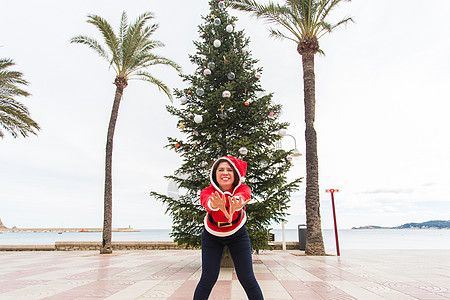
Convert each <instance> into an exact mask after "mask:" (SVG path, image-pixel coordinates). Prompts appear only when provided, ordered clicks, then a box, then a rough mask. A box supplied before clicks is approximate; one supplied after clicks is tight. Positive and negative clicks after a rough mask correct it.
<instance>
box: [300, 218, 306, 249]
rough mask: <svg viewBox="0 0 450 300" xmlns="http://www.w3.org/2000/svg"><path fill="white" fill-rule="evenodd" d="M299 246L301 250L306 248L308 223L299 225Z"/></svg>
mask: <svg viewBox="0 0 450 300" xmlns="http://www.w3.org/2000/svg"><path fill="white" fill-rule="evenodd" d="M298 246H299V248H300V250H305V249H306V225H304V224H301V225H298Z"/></svg>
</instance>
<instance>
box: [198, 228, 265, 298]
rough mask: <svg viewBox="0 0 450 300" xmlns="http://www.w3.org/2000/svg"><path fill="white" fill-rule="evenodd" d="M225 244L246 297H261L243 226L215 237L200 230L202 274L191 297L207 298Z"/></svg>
mask: <svg viewBox="0 0 450 300" xmlns="http://www.w3.org/2000/svg"><path fill="white" fill-rule="evenodd" d="M225 246H227V247H228V249H229V250H230V254H231V258H232V259H233V263H234V268H235V270H236V274H237V277H238V279H239V282H240V283H241V285H242V287H243V288H244V290H245V292H246V293H247V297H248V299H250V300H260V299H264V298H263V295H262V292H261V288H260V287H259V285H258V282H257V281H256V278H255V274H253V266H252V249H251V245H250V238H249V237H248V232H247V229H246V228H245V226H242V228H241V229H239V230H238V231H237V232H236V233H234V234H233V235H231V236H227V237H217V236H214V235H212V234H210V233H209V232H208V231H206V230H205V229H203V233H202V277H201V278H200V282H199V283H198V285H197V288H196V289H195V293H194V300H203V299H208V297H209V294H210V293H211V290H212V288H213V287H214V284H215V283H216V281H217V278H218V277H219V272H220V262H221V260H222V253H223V248H224V247H225Z"/></svg>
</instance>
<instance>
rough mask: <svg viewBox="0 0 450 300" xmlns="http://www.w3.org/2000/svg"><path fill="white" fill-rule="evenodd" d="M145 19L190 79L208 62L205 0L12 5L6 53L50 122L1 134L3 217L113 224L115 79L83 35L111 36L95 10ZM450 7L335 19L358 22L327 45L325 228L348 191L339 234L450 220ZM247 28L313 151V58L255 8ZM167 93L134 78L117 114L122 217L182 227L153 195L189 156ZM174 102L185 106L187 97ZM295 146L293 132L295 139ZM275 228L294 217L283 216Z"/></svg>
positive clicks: (328, 38) (406, 6)
mask: <svg viewBox="0 0 450 300" xmlns="http://www.w3.org/2000/svg"><path fill="white" fill-rule="evenodd" d="M124 10H125V11H126V12H127V14H128V18H129V20H130V21H131V20H135V19H136V18H137V17H138V15H140V14H141V13H143V12H145V11H151V12H153V13H154V14H155V22H156V23H159V25H160V28H159V29H158V30H157V31H156V33H155V34H154V38H155V39H157V40H160V41H162V42H163V43H164V44H165V47H164V48H160V49H158V50H157V51H155V52H156V53H158V54H161V55H163V56H165V57H168V58H170V59H172V60H174V61H175V62H177V63H178V64H180V65H181V67H182V68H183V72H184V73H186V74H190V73H192V72H193V71H194V70H195V66H194V65H192V64H191V63H190V61H189V57H188V55H189V54H193V53H194V52H195V47H194V45H193V41H195V40H198V38H199V32H198V29H197V26H198V25H200V24H202V22H203V21H202V19H201V16H202V15H207V14H208V12H209V6H208V1H206V0H205V1H199V0H193V1H181V0H164V1H162V0H160V1H157V0H147V1H143V0H142V1H141V0H131V1H127V2H124V1H106V0H96V1H87V0H80V1H57V0H43V1H38V2H36V1H31V0H15V1H3V3H2V11H3V12H4V13H3V14H2V18H0V28H2V30H1V35H0V57H7V58H12V59H13V60H14V61H15V62H16V66H14V67H13V69H14V70H17V71H20V72H22V73H23V74H24V77H25V79H26V80H28V81H29V82H30V85H29V86H28V87H27V88H26V90H27V91H29V92H30V93H31V94H32V96H30V97H28V98H25V99H20V100H21V102H22V103H24V104H25V105H26V106H27V107H28V108H29V110H30V111H31V116H32V118H33V119H34V120H36V121H37V122H38V124H39V125H40V127H41V131H40V132H39V134H38V136H31V137H29V138H26V139H25V138H17V139H14V138H12V137H11V136H9V135H8V134H5V138H3V139H2V140H0V219H1V220H2V221H3V223H4V225H5V226H7V227H12V226H17V227H102V224H103V184H104V156H105V141H106V131H107V126H108V122H109V115H110V111H111V105H112V102H113V97H114V91H115V86H114V85H113V80H114V73H113V70H111V69H109V68H108V65H107V63H106V61H104V60H103V59H102V58H100V57H99V56H98V55H97V54H96V53H95V52H94V51H92V50H91V49H89V48H88V47H86V46H84V45H76V44H70V43H69V40H70V38H71V37H73V36H76V35H79V34H85V35H89V36H93V37H95V38H97V39H100V36H99V34H98V33H97V31H96V28H95V27H94V26H93V25H91V24H88V23H86V20H87V18H86V17H87V15H88V14H98V15H100V16H102V17H103V18H105V19H107V20H108V21H109V22H110V23H111V24H112V26H113V27H114V28H115V29H116V28H118V25H119V21H120V17H121V14H122V11H124ZM448 11H450V2H449V1H447V0H432V2H430V5H423V2H422V1H417V0H415V1H410V0H397V1H391V0H376V1H375V0H370V1H361V0H353V1H351V2H343V3H342V4H341V5H340V6H339V7H338V8H337V9H336V10H335V11H333V12H332V15H331V18H332V20H340V19H342V18H344V17H346V16H351V17H352V18H353V19H354V21H355V22H354V23H349V24H348V25H347V26H342V27H340V28H338V29H336V30H335V32H333V33H332V34H329V35H328V34H327V35H325V36H323V37H322V38H321V39H320V41H319V42H320V47H321V49H322V50H323V51H324V52H325V55H316V59H315V74H316V122H315V126H316V130H317V135H318V155H319V186H320V203H321V217H322V228H333V215H332V208H331V196H330V194H329V193H326V191H325V190H326V189H330V188H334V189H339V192H338V193H336V194H335V204H336V216H337V224H338V227H339V228H340V229H346V228H352V227H354V226H355V227H358V226H365V225H380V226H397V225H401V224H404V223H408V222H424V221H429V220H449V219H450V196H449V195H448V187H449V182H450V175H449V170H450V139H449V138H448V136H449V134H448V131H449V129H450V118H449V117H448V111H449V110H450V101H449V100H450V91H449V89H448V86H449V82H450V59H449V55H448V53H450V38H449V36H450V27H449V26H448V21H447V12H448ZM230 13H231V14H232V15H234V16H237V17H238V18H239V21H238V22H237V24H236V27H237V29H245V33H246V35H247V36H248V37H249V38H250V41H251V44H250V51H251V53H252V56H253V57H254V58H256V59H258V60H259V63H258V64H257V66H261V67H263V69H264V71H263V74H262V78H261V83H262V87H263V88H264V89H265V90H266V92H268V93H269V92H271V93H273V94H274V98H273V100H274V102H275V103H278V104H282V105H283V114H282V116H281V121H286V122H289V123H290V126H289V128H288V133H289V134H291V135H292V136H294V137H295V142H296V144H297V148H298V149H299V150H300V152H302V153H305V142H304V110H303V82H302V67H301V57H300V55H299V54H298V53H297V52H296V45H295V43H293V42H290V41H280V40H274V39H272V38H270V37H269V35H268V28H269V25H268V24H267V23H265V22H264V21H261V20H256V19H254V18H251V17H250V16H249V15H248V14H245V13H242V12H237V11H230ZM150 72H152V74H154V76H155V77H157V78H159V79H161V80H162V81H163V82H165V83H166V84H167V85H168V86H169V87H171V88H184V87H186V85H185V83H183V82H182V81H181V79H180V77H179V76H178V74H177V72H176V71H174V70H172V69H169V68H162V67H161V68H154V69H151V70H150ZM168 104H170V101H169V100H168V98H167V97H166V96H165V95H164V93H162V92H160V91H158V89H157V88H156V87H154V86H152V85H151V84H147V83H145V82H138V81H132V82H130V83H129V86H128V87H127V88H126V89H125V92H124V98H123V101H122V103H121V107H120V111H119V117H118V120H117V126H116V133H115V137H114V155H113V227H128V226H131V227H133V228H138V229H139V228H140V229H144V228H170V227H171V217H170V216H169V215H166V214H165V207H164V206H163V204H162V203H160V202H159V201H157V200H155V199H153V198H151V197H150V196H149V193H150V192H151V191H157V192H160V193H166V192H167V187H168V182H167V180H166V179H165V178H164V177H163V176H165V175H171V174H172V173H173V171H174V170H176V169H177V168H178V166H179V165H180V163H181V160H180V158H179V157H178V155H177V154H176V153H175V152H173V151H170V150H168V149H165V148H164V146H165V145H166V144H167V137H168V136H172V137H182V135H181V133H179V131H178V129H177V128H176V124H177V119H176V118H175V117H173V116H171V115H170V114H169V113H168V112H167V111H166V109H165V106H166V105H168ZM173 105H174V106H176V107H180V102H179V100H177V99H175V100H174V102H173ZM282 145H283V148H284V149H285V150H290V149H293V148H294V139H292V138H290V137H285V138H283V140H282ZM288 177H289V178H290V179H293V178H297V177H305V158H304V156H302V157H300V158H298V159H294V160H293V167H292V168H291V170H290V171H289V174H288ZM304 194H305V181H303V183H302V185H301V188H300V190H299V191H298V192H296V193H294V194H293V195H292V197H291V201H290V205H291V208H290V210H289V213H290V216H289V217H288V218H287V223H286V228H297V226H298V225H299V224H305V222H306V221H305V219H306V216H305V204H304ZM273 228H281V225H280V224H273Z"/></svg>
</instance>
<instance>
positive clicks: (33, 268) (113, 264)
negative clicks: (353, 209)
mask: <svg viewBox="0 0 450 300" xmlns="http://www.w3.org/2000/svg"><path fill="white" fill-rule="evenodd" d="M200 254H201V253H200V251H199V250H149V251H115V252H114V253H113V254H111V255H99V254H98V252H97V251H95V252H93V251H74V252H60V251H21V252H0V299H8V300H10V299H27V300H29V299H58V300H62V299H63V300H66V299H108V300H113V299H118V300H123V299H148V298H152V299H179V300H186V299H192V295H193V292H194V289H195V286H196V284H197V282H198V280H199V278H200V274H201V261H200ZM253 260H254V270H255V273H256V278H257V279H258V281H259V283H260V285H261V288H262V290H263V294H264V296H265V299H276V300H282V299H341V300H343V299H369V300H370V299H392V300H394V299H395V300H402V299H450V251H448V250H343V251H342V253H341V257H336V256H325V257H309V256H304V255H303V252H302V251H298V250H290V251H281V250H276V251H266V252H263V253H261V254H259V255H254V257H253ZM210 299H232V300H234V299H247V297H246V296H245V293H244V291H243V289H242V287H241V286H240V284H239V282H238V280H237V278H236V274H235V272H234V270H233V269H222V270H221V273H220V276H219V280H218V282H217V284H216V286H215V288H214V290H213V292H212V294H211V297H210Z"/></svg>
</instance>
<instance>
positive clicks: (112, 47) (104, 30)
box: [87, 15, 121, 72]
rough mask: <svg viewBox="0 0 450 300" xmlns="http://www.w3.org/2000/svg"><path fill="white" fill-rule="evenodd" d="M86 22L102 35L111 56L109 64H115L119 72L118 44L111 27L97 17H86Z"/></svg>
mask: <svg viewBox="0 0 450 300" xmlns="http://www.w3.org/2000/svg"><path fill="white" fill-rule="evenodd" d="M87 22H88V23H90V24H93V25H94V26H95V27H97V29H98V30H99V31H100V33H101V34H102V35H103V39H104V41H105V43H106V45H107V46H108V48H109V51H111V54H112V58H111V62H112V64H115V66H116V68H117V70H118V71H119V72H120V66H121V64H120V58H119V54H118V50H119V45H120V43H119V40H118V38H117V36H116V34H115V33H114V30H113V29H112V27H111V25H110V24H109V23H108V22H107V21H106V20H105V19H103V18H102V17H100V16H97V15H88V21H87Z"/></svg>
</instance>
